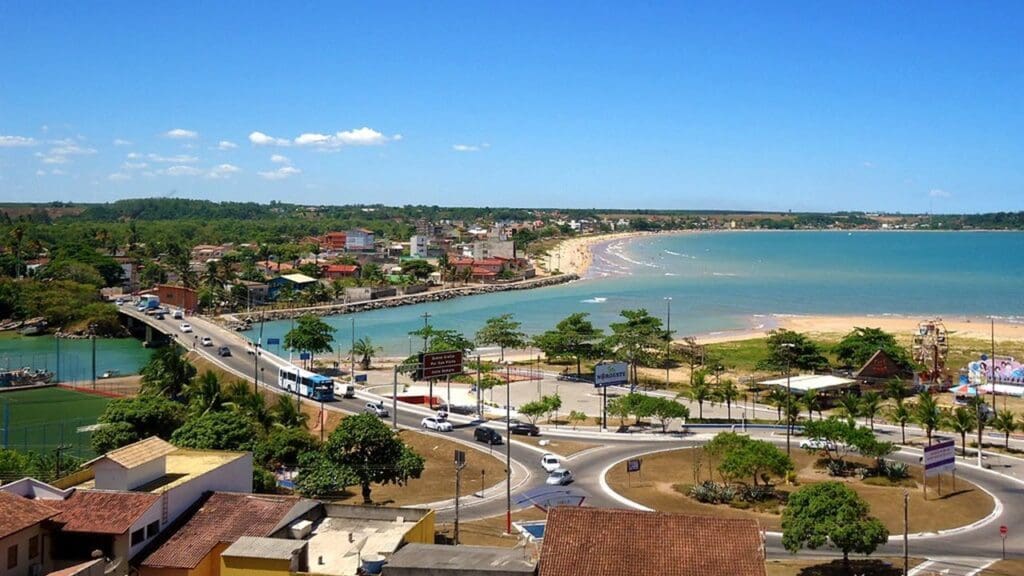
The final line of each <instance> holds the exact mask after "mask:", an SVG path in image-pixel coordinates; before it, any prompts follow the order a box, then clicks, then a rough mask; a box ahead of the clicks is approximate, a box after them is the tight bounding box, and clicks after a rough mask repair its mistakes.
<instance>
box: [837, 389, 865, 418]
mask: <svg viewBox="0 0 1024 576" xmlns="http://www.w3.org/2000/svg"><path fill="white" fill-rule="evenodd" d="M838 404H839V409H840V410H841V411H842V412H843V414H845V415H846V417H847V418H848V419H850V420H851V421H852V420H853V419H854V418H856V417H857V416H860V397H859V396H857V395H856V394H854V393H853V392H847V393H846V394H843V395H842V396H840V397H839V402H838Z"/></svg>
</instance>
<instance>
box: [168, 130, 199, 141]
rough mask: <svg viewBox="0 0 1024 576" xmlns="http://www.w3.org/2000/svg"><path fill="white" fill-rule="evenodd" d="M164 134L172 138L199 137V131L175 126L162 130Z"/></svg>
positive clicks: (187, 138)
mask: <svg viewBox="0 0 1024 576" xmlns="http://www.w3.org/2000/svg"><path fill="white" fill-rule="evenodd" d="M164 136H166V137H168V138H174V139H175V140H192V139H194V138H198V137H199V132H196V131H194V130H185V129H184V128H175V129H174V130H168V131H167V132H164Z"/></svg>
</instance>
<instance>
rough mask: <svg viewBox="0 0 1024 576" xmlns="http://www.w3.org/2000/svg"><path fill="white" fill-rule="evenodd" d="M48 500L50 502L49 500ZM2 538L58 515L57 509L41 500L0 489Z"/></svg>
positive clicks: (0, 532)
mask: <svg viewBox="0 0 1024 576" xmlns="http://www.w3.org/2000/svg"><path fill="white" fill-rule="evenodd" d="M46 502H50V500H47V501H46ZM0 510H3V513H2V514H0V538H6V537H8V536H10V535H11V534H14V533H15V532H20V531H21V530H24V529H26V528H31V527H32V526H35V525H36V524H38V523H40V522H42V521H43V520H46V519H47V518H52V517H53V516H56V515H57V510H55V509H54V508H52V507H50V506H48V505H47V504H44V503H43V502H42V501H40V500H31V499H29V498H23V497H21V496H18V495H17V494H11V493H10V492H2V491H0Z"/></svg>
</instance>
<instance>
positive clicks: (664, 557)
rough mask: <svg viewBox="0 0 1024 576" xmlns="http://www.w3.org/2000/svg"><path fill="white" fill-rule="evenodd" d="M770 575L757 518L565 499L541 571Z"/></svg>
mask: <svg viewBox="0 0 1024 576" xmlns="http://www.w3.org/2000/svg"><path fill="white" fill-rule="evenodd" d="M634 572H643V573H645V574H658V575H659V576H735V575H737V574H742V575H743V576H764V574H765V567H764V555H763V550H762V542H761V532H760V530H759V528H758V524H757V522H756V521H755V520H745V519H737V518H715V517H708V516H688V515H684V514H666V513H661V512H640V511H636V510H609V509H598V508H582V507H566V506H559V507H556V508H553V509H551V511H550V512H548V522H547V528H546V529H545V532H544V546H543V547H542V549H541V557H540V565H539V571H538V574H539V576H620V575H622V574H631V573H634Z"/></svg>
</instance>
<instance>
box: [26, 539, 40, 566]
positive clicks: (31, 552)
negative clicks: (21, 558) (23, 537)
mask: <svg viewBox="0 0 1024 576" xmlns="http://www.w3.org/2000/svg"><path fill="white" fill-rule="evenodd" d="M36 556H39V536H33V537H31V538H29V539H28V559H29V560H31V559H33V558H35V557H36Z"/></svg>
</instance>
